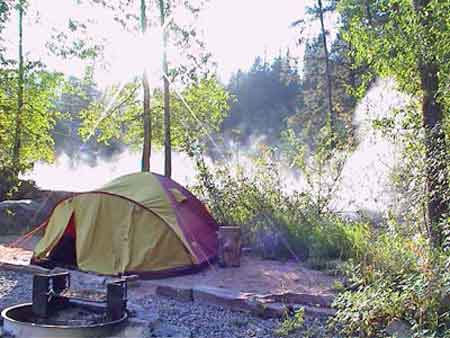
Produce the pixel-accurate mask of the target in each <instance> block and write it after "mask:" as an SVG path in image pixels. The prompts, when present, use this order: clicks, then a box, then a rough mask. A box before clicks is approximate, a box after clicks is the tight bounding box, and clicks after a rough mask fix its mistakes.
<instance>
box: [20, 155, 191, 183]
mask: <svg viewBox="0 0 450 338" xmlns="http://www.w3.org/2000/svg"><path fill="white" fill-rule="evenodd" d="M141 156H142V155H141V154H140V153H138V152H132V151H129V150H126V151H124V152H123V153H121V154H119V155H114V156H112V157H111V158H110V159H108V160H99V161H98V162H97V164H96V165H95V166H90V165H89V164H88V163H86V162H80V163H79V164H78V165H76V166H74V165H73V163H72V162H71V161H70V158H69V157H68V156H67V155H66V154H63V155H61V156H60V157H58V158H57V160H56V162H55V163H53V164H47V163H37V164H36V165H35V167H34V169H33V171H32V172H30V173H28V174H26V175H24V176H23V178H26V179H32V180H34V181H35V182H36V184H37V185H38V186H39V187H40V188H42V189H50V190H67V191H88V190H93V189H96V188H99V187H101V186H103V185H104V184H105V183H107V182H109V181H111V180H112V179H114V178H116V177H119V176H122V175H126V174H130V173H134V172H138V171H140V170H141ZM172 161H173V164H172V178H173V179H174V180H175V181H177V182H179V183H181V184H187V183H189V182H190V181H192V179H193V177H194V174H195V171H194V164H193V162H192V160H191V159H189V157H187V156H186V155H184V154H180V153H177V152H174V153H173V154H172ZM150 166H151V170H152V172H155V173H158V174H163V173H164V154H163V152H161V151H154V152H152V158H151V164H150Z"/></svg>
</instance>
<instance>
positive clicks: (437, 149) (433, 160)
mask: <svg viewBox="0 0 450 338" xmlns="http://www.w3.org/2000/svg"><path fill="white" fill-rule="evenodd" d="M429 3H430V0H416V1H415V3H414V5H415V9H416V11H417V12H418V13H419V14H422V20H421V25H422V26H423V27H424V28H425V32H427V34H432V32H431V31H430V29H431V25H432V24H433V22H431V21H430V17H431V16H430V15H425V13H421V12H422V10H423V9H424V8H425V7H427V6H428V4H429ZM428 38H433V36H428ZM419 70H420V79H421V87H422V91H423V97H422V120H423V121H422V122H423V127H424V129H425V151H426V154H425V175H426V177H425V181H426V182H425V184H426V192H427V207H426V214H427V222H428V232H429V236H430V239H431V241H432V243H433V245H434V246H435V247H440V246H441V245H442V244H443V240H444V231H443V230H444V229H442V228H441V226H440V222H441V221H442V218H443V217H444V216H445V215H447V214H448V212H449V200H448V194H449V185H448V178H449V175H448V167H447V157H448V154H447V151H448V149H447V147H446V140H445V133H444V130H443V122H444V107H443V106H442V104H441V103H440V102H439V101H438V91H439V63H438V61H437V60H433V59H431V60H430V57H428V58H427V57H423V58H422V59H421V60H419Z"/></svg>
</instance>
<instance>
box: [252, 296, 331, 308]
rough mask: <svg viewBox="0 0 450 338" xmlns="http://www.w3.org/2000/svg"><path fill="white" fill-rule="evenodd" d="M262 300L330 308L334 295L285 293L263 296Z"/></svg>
mask: <svg viewBox="0 0 450 338" xmlns="http://www.w3.org/2000/svg"><path fill="white" fill-rule="evenodd" d="M260 299H262V300H266V301H273V302H281V303H288V304H303V305H312V306H320V307H326V308H330V307H331V304H332V303H333V300H334V295H321V294H310V293H301V292H284V293H278V294H269V295H264V296H261V297H260Z"/></svg>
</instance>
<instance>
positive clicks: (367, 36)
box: [339, 0, 450, 99]
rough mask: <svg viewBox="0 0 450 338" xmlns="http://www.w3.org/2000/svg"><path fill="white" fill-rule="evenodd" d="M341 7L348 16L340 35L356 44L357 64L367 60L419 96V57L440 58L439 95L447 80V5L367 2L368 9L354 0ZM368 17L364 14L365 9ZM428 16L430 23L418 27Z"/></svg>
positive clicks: (396, 0) (423, 59)
mask: <svg viewBox="0 0 450 338" xmlns="http://www.w3.org/2000/svg"><path fill="white" fill-rule="evenodd" d="M339 6H340V11H341V12H342V13H344V14H345V15H347V16H348V17H349V22H350V25H349V27H348V31H343V32H342V34H343V37H344V39H345V40H346V41H349V43H351V44H352V46H353V47H354V50H353V53H354V60H355V66H358V65H360V64H361V63H366V62H368V63H369V64H370V65H371V67H372V69H374V70H375V72H376V73H377V74H379V75H381V76H393V77H395V79H396V80H397V82H398V83H399V85H400V86H401V88H402V89H404V90H405V91H407V92H408V93H412V94H417V93H419V92H420V91H421V90H422V88H421V84H420V70H419V69H418V65H419V63H418V61H419V60H420V61H421V62H427V61H431V62H438V63H439V65H440V67H441V71H440V89H439V92H440V94H441V99H444V97H445V95H443V94H444V92H446V89H445V88H447V86H448V83H449V82H448V81H449V80H450V78H449V76H448V74H450V68H448V67H449V64H448V63H447V62H444V60H446V59H447V58H448V56H449V53H450V49H449V48H448V46H449V45H448V43H447V42H448V41H450V25H449V22H448V20H447V17H448V12H449V10H450V4H449V3H448V2H442V1H437V0H433V1H430V2H429V5H427V7H426V8H425V9H423V10H421V11H417V10H416V8H415V7H414V3H413V2H412V1H406V0H389V1H380V2H373V1H369V2H368V5H367V8H366V9H365V8H364V6H360V5H355V3H354V1H342V2H341V3H340V5H339ZM367 11H369V14H371V17H370V18H369V17H368V13H367ZM424 18H429V19H430V22H432V24H431V25H430V26H429V27H425V26H423V25H421V22H422V20H423V19H424Z"/></svg>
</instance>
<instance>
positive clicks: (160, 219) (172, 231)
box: [34, 173, 196, 275]
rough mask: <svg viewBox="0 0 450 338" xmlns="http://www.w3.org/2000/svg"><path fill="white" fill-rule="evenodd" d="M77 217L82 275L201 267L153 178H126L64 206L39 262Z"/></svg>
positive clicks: (46, 237) (38, 250) (41, 248)
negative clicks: (88, 272) (197, 264)
mask: <svg viewBox="0 0 450 338" xmlns="http://www.w3.org/2000/svg"><path fill="white" fill-rule="evenodd" d="M149 185H150V187H149ZM120 196H124V197H126V198H128V199H130V200H127V199H125V198H122V197H120ZM131 200H133V201H136V202H138V203H139V204H142V205H143V206H145V207H146V208H148V209H149V210H151V211H149V210H147V209H145V208H143V207H142V206H140V205H138V204H136V203H134V202H133V201H131ZM72 215H73V217H74V218H73V221H74V226H75V232H76V242H75V243H76V258H77V265H78V267H79V268H80V269H81V270H85V271H94V272H97V273H101V274H111V275H116V274H121V273H124V272H125V271H127V272H129V271H133V272H140V271H145V272H147V271H156V272H157V271H162V270H170V269H176V268H179V267H184V266H190V265H192V264H194V263H195V262H196V258H195V256H194V255H193V254H192V252H191V250H190V246H189V245H187V244H186V239H185V238H184V235H183V233H182V231H181V229H180V227H179V226H178V223H177V220H176V215H175V212H174V210H173V209H172V207H171V205H170V202H169V200H168V198H167V196H166V195H165V192H164V190H163V189H162V187H161V186H160V184H159V182H158V181H157V179H156V178H154V177H153V175H152V174H150V173H139V174H133V175H128V176H125V177H121V178H119V179H117V180H114V181H112V182H111V183H110V184H108V185H106V186H104V187H103V188H101V189H100V190H99V191H93V192H88V193H82V194H78V195H75V196H73V197H71V198H70V199H68V200H65V201H63V202H62V203H60V204H59V205H58V206H57V207H56V208H55V210H54V211H53V213H52V215H51V216H50V218H49V220H48V225H47V227H46V231H45V235H44V237H43V238H42V240H41V241H40V242H39V243H38V245H37V246H36V247H35V250H34V257H35V258H37V259H42V258H45V257H46V256H48V255H49V253H50V252H51V250H52V249H53V248H54V247H55V245H56V244H57V243H58V241H59V240H60V239H61V237H62V235H63V234H64V231H65V229H66V226H67V225H68V223H69V221H70V218H71V216H72Z"/></svg>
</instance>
